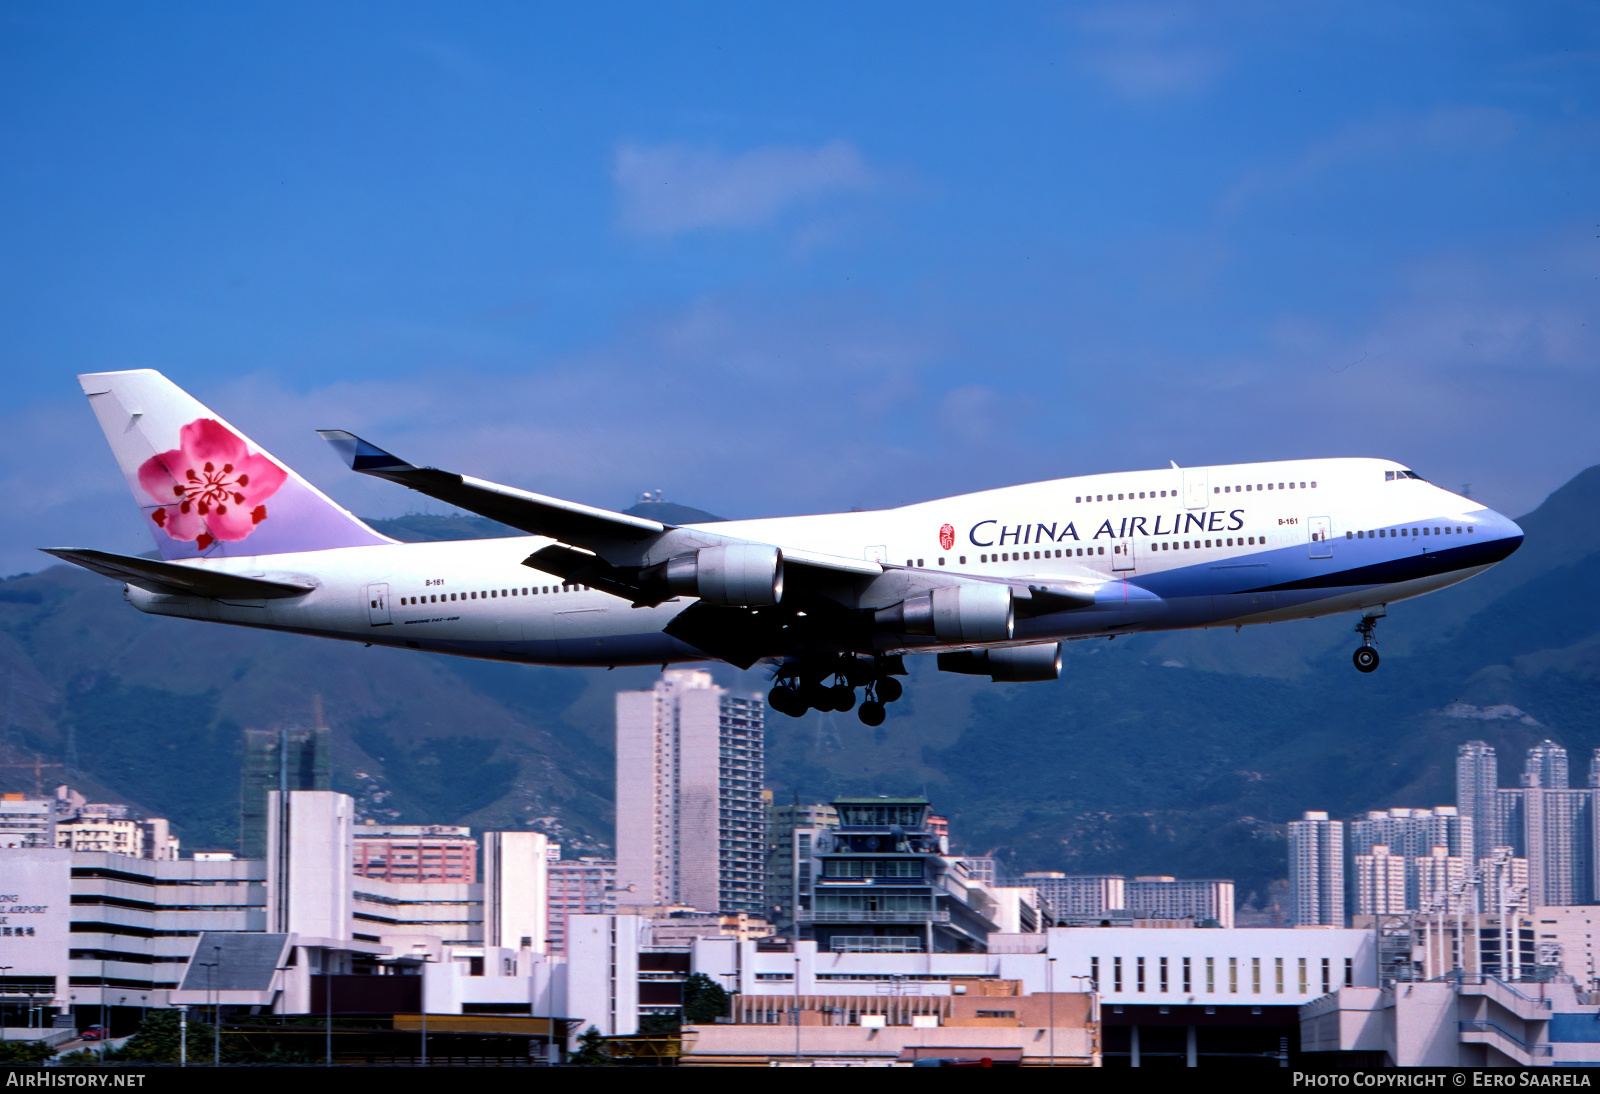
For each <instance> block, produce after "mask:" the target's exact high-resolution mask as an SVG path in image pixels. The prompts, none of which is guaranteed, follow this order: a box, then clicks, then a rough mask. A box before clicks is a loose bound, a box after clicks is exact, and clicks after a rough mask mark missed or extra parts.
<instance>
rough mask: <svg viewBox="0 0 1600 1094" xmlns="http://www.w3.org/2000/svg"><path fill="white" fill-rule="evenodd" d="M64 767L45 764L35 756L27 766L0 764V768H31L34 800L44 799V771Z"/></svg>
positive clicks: (62, 765) (63, 765)
mask: <svg viewBox="0 0 1600 1094" xmlns="http://www.w3.org/2000/svg"><path fill="white" fill-rule="evenodd" d="M65 766H66V765H65V764H56V763H46V762H45V761H44V760H42V759H40V758H39V757H38V756H37V755H36V756H34V758H33V762H32V763H28V764H0V767H21V768H30V767H31V768H33V796H34V797H36V798H42V797H44V769H45V768H47V767H65Z"/></svg>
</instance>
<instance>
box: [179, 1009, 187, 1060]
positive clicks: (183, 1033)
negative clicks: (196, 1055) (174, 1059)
mask: <svg viewBox="0 0 1600 1094" xmlns="http://www.w3.org/2000/svg"><path fill="white" fill-rule="evenodd" d="M178 1066H179V1067H188V1066H189V1004H188V1003H179V1004H178Z"/></svg>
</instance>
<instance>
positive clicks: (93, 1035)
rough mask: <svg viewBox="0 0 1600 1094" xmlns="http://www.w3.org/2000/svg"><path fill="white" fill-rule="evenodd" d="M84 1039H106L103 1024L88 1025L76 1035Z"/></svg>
mask: <svg viewBox="0 0 1600 1094" xmlns="http://www.w3.org/2000/svg"><path fill="white" fill-rule="evenodd" d="M78 1036H79V1037H80V1038H82V1039H83V1040H85V1041H104V1040H105V1039H106V1027H105V1026H90V1027H89V1028H88V1029H86V1030H84V1031H83V1032H82V1033H80V1034H79V1035H78Z"/></svg>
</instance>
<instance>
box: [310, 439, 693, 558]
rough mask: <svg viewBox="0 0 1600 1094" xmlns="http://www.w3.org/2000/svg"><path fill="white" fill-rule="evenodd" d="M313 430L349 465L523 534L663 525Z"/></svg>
mask: <svg viewBox="0 0 1600 1094" xmlns="http://www.w3.org/2000/svg"><path fill="white" fill-rule="evenodd" d="M317 433H318V435H319V436H321V437H322V439H323V440H325V441H327V442H328V443H329V444H331V445H332V446H333V447H334V449H335V450H336V451H338V453H339V455H341V456H342V457H344V460H345V462H346V463H348V464H349V465H350V469H351V470H352V471H359V472H361V473H362V474H363V475H372V476H373V477H374V478H380V479H387V480H389V481H390V482H396V483H399V484H400V485H401V486H405V487H408V488H410V489H412V490H415V491H416V492H417V493H419V494H426V495H428V497H430V498H438V499H439V500H440V501H443V502H448V503H449V504H451V505H454V506H456V507H457V508H460V509H465V510H466V511H467V512H469V513H477V514H478V515H479V516H481V517H488V518H489V519H490V520H497V521H499V522H500V523H501V524H506V525H510V526H511V527H512V528H520V529H521V530H522V531H524V532H527V533H528V534H529V535H534V536H548V537H549V538H551V539H558V540H561V541H563V542H566V543H578V544H584V545H587V544H589V543H593V542H595V541H596V540H618V539H622V540H641V539H647V538H649V537H651V536H655V535H659V534H660V533H662V532H664V531H666V530H667V528H668V525H665V524H662V523H661V522H660V521H656V520H648V519H646V518H644V517H630V516H628V515H627V514H626V513H614V512H612V511H611V510H609V509H597V508H595V507H594V506H590V505H580V504H578V503H577V502H573V501H562V500H561V499H560V498H551V497H546V496H545V495H543V494H533V493H530V492H528V491H526V490H518V489H516V488H515V487H512V486H501V485H499V484H497V483H492V482H486V481H484V480H483V479H475V478H472V477H470V476H468V475H458V474H456V473H455V472H453V471H440V470H439V469H437V468H434V467H417V466H415V465H414V464H409V463H407V462H406V461H405V460H402V459H401V458H400V457H399V456H395V455H393V454H391V453H388V452H385V451H384V450H383V449H381V448H379V447H378V446H377V445H374V444H371V443H369V442H367V441H364V440H362V439H361V438H360V437H357V436H356V435H355V434H354V433H346V432H345V431H344V430H342V429H319V430H317Z"/></svg>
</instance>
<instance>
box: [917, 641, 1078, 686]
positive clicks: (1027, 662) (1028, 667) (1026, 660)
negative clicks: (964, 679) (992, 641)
mask: <svg viewBox="0 0 1600 1094" xmlns="http://www.w3.org/2000/svg"><path fill="white" fill-rule="evenodd" d="M939 671H940V672H960V673H965V674H967V675H969V676H987V677H988V678H989V679H990V680H993V681H994V682H995V683H997V684H1020V683H1025V682H1027V681H1031V680H1056V679H1059V678H1060V676H1061V643H1060V642H1040V643H1037V644H1035V645H1032V646H1008V647H1007V648H1005V649H1003V650H961V651H959V652H957V653H941V654H940V655H939Z"/></svg>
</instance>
